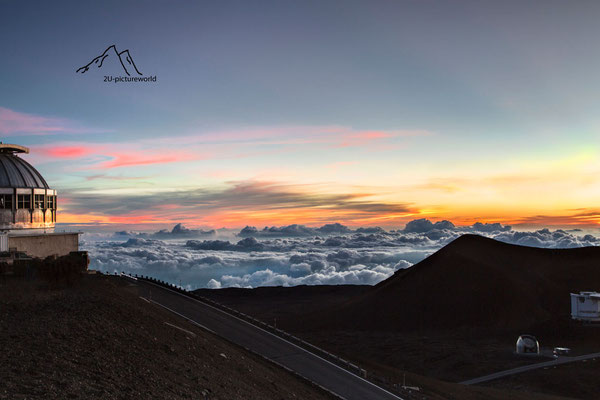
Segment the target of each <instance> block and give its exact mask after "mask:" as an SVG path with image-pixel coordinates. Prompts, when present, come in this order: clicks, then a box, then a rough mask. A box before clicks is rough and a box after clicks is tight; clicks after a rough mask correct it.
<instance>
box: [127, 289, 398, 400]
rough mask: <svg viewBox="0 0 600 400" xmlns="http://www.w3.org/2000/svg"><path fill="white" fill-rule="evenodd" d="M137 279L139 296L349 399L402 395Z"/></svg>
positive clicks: (240, 321)
mask: <svg viewBox="0 0 600 400" xmlns="http://www.w3.org/2000/svg"><path fill="white" fill-rule="evenodd" d="M136 283H137V285H138V290H139V294H140V296H142V297H145V298H147V299H151V300H152V301H154V302H156V303H158V304H160V305H162V306H163V307H166V308H168V309H170V310H171V311H174V312H176V313H178V314H180V315H181V316H183V317H185V318H188V319H190V320H192V321H194V322H196V323H198V324H199V325H201V326H202V327H204V328H207V329H209V330H210V331H212V332H214V333H216V334H217V335H219V336H222V337H224V338H225V339H227V340H229V341H231V342H234V343H236V344H238V345H240V346H242V347H245V348H247V349H249V350H251V351H253V352H255V353H258V354H260V355H262V356H263V357H266V358H268V359H270V360H272V361H274V362H276V363H277V364H280V365H282V366H284V367H286V368H289V369H291V370H292V371H294V372H296V373H298V374H299V375H301V376H303V377H304V378H306V379H308V380H310V381H312V382H314V383H316V384H318V385H321V386H322V387H324V388H325V389H327V390H329V391H331V392H333V393H335V394H337V395H338V396H340V397H342V398H344V399H346V400H370V399H373V400H375V399H377V400H379V399H381V400H388V399H394V400H398V399H401V398H400V397H398V396H396V395H394V394H392V393H390V392H388V391H386V390H384V389H382V388H380V387H379V386H376V385H374V384H372V383H371V382H369V381H366V380H364V379H362V378H360V377H358V376H356V375H354V374H352V373H350V372H348V371H346V370H345V369H343V368H340V367H338V366H337V365H335V364H332V363H330V362H329V361H326V360H324V359H322V358H320V357H319V356H317V355H314V354H312V353H310V352H308V351H306V350H304V349H302V348H300V347H298V346H296V345H294V344H293V343H290V342H288V341H286V340H284V339H282V338H280V337H278V336H275V335H273V334H271V333H270V332H267V331H265V330H262V329H260V328H258V327H256V326H254V325H252V324H250V323H248V322H246V321H244V320H241V319H239V318H236V317H234V316H232V315H230V314H227V313H225V312H223V311H221V310H219V309H217V308H214V307H212V306H210V305H207V304H204V303H202V302H199V301H197V300H194V299H190V298H189V297H186V296H182V295H180V294H178V293H176V292H173V291H171V290H169V289H166V288H163V287H160V286H157V285H154V284H152V283H150V282H145V281H142V280H139V281H137V282H136Z"/></svg>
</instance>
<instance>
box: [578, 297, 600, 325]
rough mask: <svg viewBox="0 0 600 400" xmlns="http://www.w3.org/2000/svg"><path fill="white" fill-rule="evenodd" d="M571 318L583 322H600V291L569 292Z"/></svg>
mask: <svg viewBox="0 0 600 400" xmlns="http://www.w3.org/2000/svg"><path fill="white" fill-rule="evenodd" d="M571 318H573V319H575V320H579V321H585V322H600V293H597V292H580V293H579V294H577V293H571Z"/></svg>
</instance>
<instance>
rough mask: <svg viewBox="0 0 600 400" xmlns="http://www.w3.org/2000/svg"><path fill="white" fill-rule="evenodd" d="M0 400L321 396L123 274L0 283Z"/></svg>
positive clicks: (2, 279)
mask: <svg viewBox="0 0 600 400" xmlns="http://www.w3.org/2000/svg"><path fill="white" fill-rule="evenodd" d="M0 349H1V351H0V377H1V380H0V382H1V383H0V399H11V400H12V399H34V398H37V399H78V398H79V399H123V398H128V399H136V398H137V399H152V398H155V399H157V398H163V399H166V398H168V399H223V400H230V399H278V400H279V399H327V398H332V397H331V396H330V395H329V394H327V393H325V392H323V391H321V390H320V389H319V388H317V387H314V386H312V385H311V384H309V383H308V382H305V381H304V380H302V379H300V378H299V377H297V376H295V375H293V374H292V373H289V372H287V371H285V370H283V369H281V368H279V367H277V366H275V365H273V364H271V363H270V362H268V361H266V360H264V359H262V358H260V357H258V356H255V355H253V354H250V353H248V352H247V351H245V350H243V349H241V348H239V347H237V346H235V345H232V344H230V343H227V342H225V341H223V340H221V339H220V338H218V337H216V336H214V335H212V334H210V333H208V332H206V331H204V330H202V329H199V328H198V327H196V326H194V325H192V324H190V323H188V322H186V321H184V320H182V319H181V318H179V317H177V316H174V315H173V314H171V313H169V312H167V311H165V310H164V309H162V308H159V307H158V306H155V305H154V304H151V303H148V302H147V301H145V300H143V299H141V298H139V297H138V296H137V295H135V294H134V290H133V289H132V288H131V287H129V286H128V284H127V282H126V281H125V280H123V279H121V278H117V277H110V276H103V275H88V276H84V278H83V279H82V280H80V281H79V282H78V283H76V284H74V285H72V286H70V287H61V288H56V287H54V288H52V289H50V288H49V287H47V286H46V285H44V284H42V283H40V282H37V281H26V280H23V279H16V278H10V279H9V278H2V277H0Z"/></svg>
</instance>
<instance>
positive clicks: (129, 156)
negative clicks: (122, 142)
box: [92, 152, 202, 169]
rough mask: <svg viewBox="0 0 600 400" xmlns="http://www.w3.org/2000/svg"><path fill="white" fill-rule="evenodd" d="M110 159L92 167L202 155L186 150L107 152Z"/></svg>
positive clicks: (190, 157)
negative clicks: (157, 152) (167, 151)
mask: <svg viewBox="0 0 600 400" xmlns="http://www.w3.org/2000/svg"><path fill="white" fill-rule="evenodd" d="M109 157H111V158H112V160H109V161H104V162H101V163H99V164H95V165H93V166H92V169H110V168H119V167H132V166H138V165H151V164H166V163H172V162H180V161H191V160H198V159H201V158H202V157H201V156H199V155H195V154H190V153H187V152H169V153H167V154H165V153H159V154H156V153H154V154H152V153H149V152H127V153H113V154H109Z"/></svg>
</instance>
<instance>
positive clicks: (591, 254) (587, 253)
mask: <svg viewBox="0 0 600 400" xmlns="http://www.w3.org/2000/svg"><path fill="white" fill-rule="evenodd" d="M582 290H600V247H584V248H574V249H542V248H534V247H524V246H517V245H512V244H507V243H503V242H499V241H496V240H493V239H489V238H485V237H482V236H477V235H463V236H461V237H459V238H458V239H456V240H454V241H453V242H451V243H450V244H448V245H447V246H445V247H444V248H442V249H440V250H439V251H438V252H436V253H434V254H432V255H431V256H429V257H428V258H426V259H425V260H423V261H421V262H419V263H417V264H415V265H414V266H412V267H411V268H408V269H403V270H399V271H397V272H396V273H395V274H394V275H393V276H392V277H390V278H388V279H387V280H385V281H383V282H381V283H379V284H378V285H376V286H374V287H373V288H371V289H370V290H368V291H366V292H364V293H363V294H360V295H358V296H355V297H353V298H351V299H349V300H348V301H347V302H345V303H344V304H342V305H340V306H337V307H334V308H333V309H331V310H328V311H323V313H319V314H320V315H315V318H311V322H314V323H319V324H320V322H317V321H319V320H320V321H325V323H324V324H323V327H325V326H326V327H332V328H336V329H339V328H352V329H365V330H374V329H375V330H394V331H399V330H408V329H415V328H417V329H430V328H431V329H443V328H450V329H452V328H459V327H470V328H474V327H487V328H511V327H514V328H519V329H526V328H529V327H532V326H534V325H539V324H544V323H547V322H549V321H553V320H555V319H556V318H557V317H558V318H562V319H564V318H565V317H568V315H569V313H570V297H569V293H570V292H579V291H582Z"/></svg>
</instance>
